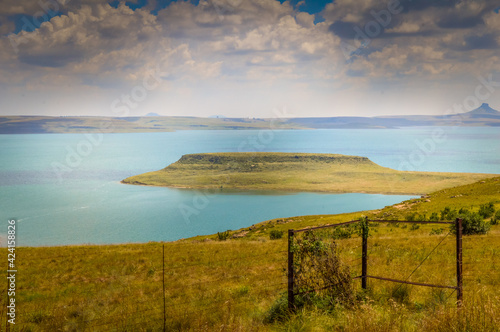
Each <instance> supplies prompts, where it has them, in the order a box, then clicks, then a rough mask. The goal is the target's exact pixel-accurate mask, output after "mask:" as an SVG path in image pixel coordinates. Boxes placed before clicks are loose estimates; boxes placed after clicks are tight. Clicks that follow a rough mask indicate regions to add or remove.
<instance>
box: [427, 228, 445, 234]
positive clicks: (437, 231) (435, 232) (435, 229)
mask: <svg viewBox="0 0 500 332" xmlns="http://www.w3.org/2000/svg"><path fill="white" fill-rule="evenodd" d="M443 232H444V229H442V228H433V229H432V230H431V234H430V235H441V234H443Z"/></svg>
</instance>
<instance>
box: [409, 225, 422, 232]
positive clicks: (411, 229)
mask: <svg viewBox="0 0 500 332" xmlns="http://www.w3.org/2000/svg"><path fill="white" fill-rule="evenodd" d="M419 228H420V225H419V224H412V225H411V227H410V231H416V230H417V229H419Z"/></svg>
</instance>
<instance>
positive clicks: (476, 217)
mask: <svg viewBox="0 0 500 332" xmlns="http://www.w3.org/2000/svg"><path fill="white" fill-rule="evenodd" d="M460 212H461V213H460V214H459V215H458V218H461V219H462V234H463V235H474V234H486V233H488V231H489V230H490V224H489V223H488V222H486V221H484V218H483V217H482V216H481V215H480V214H479V213H478V212H470V211H469V210H467V209H460ZM452 231H453V232H454V233H456V226H455V224H453V225H452Z"/></svg>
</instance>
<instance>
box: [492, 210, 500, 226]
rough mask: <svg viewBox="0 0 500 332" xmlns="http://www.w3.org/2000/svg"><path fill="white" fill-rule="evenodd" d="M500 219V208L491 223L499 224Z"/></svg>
mask: <svg viewBox="0 0 500 332" xmlns="http://www.w3.org/2000/svg"><path fill="white" fill-rule="evenodd" d="M499 221H500V210H498V211H497V213H495V215H494V216H493V217H492V218H491V221H490V224H492V225H498V222H499Z"/></svg>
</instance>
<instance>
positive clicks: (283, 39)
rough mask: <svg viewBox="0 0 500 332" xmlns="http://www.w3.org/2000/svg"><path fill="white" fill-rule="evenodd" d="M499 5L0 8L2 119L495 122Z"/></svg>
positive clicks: (26, 2) (487, 1)
mask: <svg viewBox="0 0 500 332" xmlns="http://www.w3.org/2000/svg"><path fill="white" fill-rule="evenodd" d="M499 11H500V3H499V2H498V1H497V0H481V1H480V0H334V1H313V0H302V1H297V0H293V1H276V0H251V1H250V0H208V1H204V0H199V1H172V0H131V1H100V0H23V1H19V0H2V5H1V6H0V115H49V116H61V115H64V116H71V115H72V116H83V115H88V116H141V115H145V114H148V113H157V114H159V115H165V116H199V117H206V116H213V115H224V116H227V117H274V116H275V115H276V114H277V111H276V110H280V111H279V112H280V114H281V116H283V114H285V115H286V116H289V117H308V116H313V117H330V116H381V115H413V114H416V115H419V114H433V115H443V114H449V113H450V112H464V111H469V110H472V109H474V108H475V107H477V106H479V105H480V104H481V103H489V104H490V106H491V107H493V108H495V109H497V110H500V13H499Z"/></svg>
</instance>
